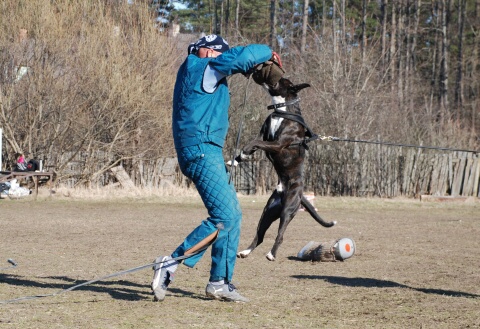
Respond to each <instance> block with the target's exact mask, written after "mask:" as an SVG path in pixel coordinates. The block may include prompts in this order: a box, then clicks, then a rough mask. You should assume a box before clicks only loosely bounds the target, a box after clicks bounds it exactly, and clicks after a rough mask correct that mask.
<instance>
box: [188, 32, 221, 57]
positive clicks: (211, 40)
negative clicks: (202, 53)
mask: <svg viewBox="0 0 480 329" xmlns="http://www.w3.org/2000/svg"><path fill="white" fill-rule="evenodd" d="M200 48H210V49H213V50H215V51H218V52H219V53H224V52H225V51H227V50H229V49H230V47H229V46H228V42H227V41H226V40H225V39H223V38H222V37H221V36H219V35H216V34H209V35H206V36H204V37H203V38H200V39H198V40H197V42H195V43H191V44H190V45H189V46H188V54H189V55H190V54H197V52H198V50H199V49H200Z"/></svg>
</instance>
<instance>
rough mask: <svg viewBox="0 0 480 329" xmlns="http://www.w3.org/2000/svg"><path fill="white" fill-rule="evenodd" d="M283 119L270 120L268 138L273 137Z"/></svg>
mask: <svg viewBox="0 0 480 329" xmlns="http://www.w3.org/2000/svg"><path fill="white" fill-rule="evenodd" d="M282 121H283V118H272V121H271V122H270V137H271V138H273V137H275V133H276V132H277V130H278V128H279V127H280V125H281V124H282Z"/></svg>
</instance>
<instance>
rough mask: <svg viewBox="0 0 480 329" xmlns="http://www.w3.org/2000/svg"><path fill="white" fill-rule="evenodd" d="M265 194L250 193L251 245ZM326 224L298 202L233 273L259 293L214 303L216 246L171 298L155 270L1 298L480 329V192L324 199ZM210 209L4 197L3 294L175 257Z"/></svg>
mask: <svg viewBox="0 0 480 329" xmlns="http://www.w3.org/2000/svg"><path fill="white" fill-rule="evenodd" d="M266 199H267V198H266V197H241V199H240V200H241V203H242V209H243V213H244V219H243V223H242V236H241V242H240V248H245V247H247V245H248V244H249V243H250V241H251V239H252V238H253V235H254V231H255V229H256V225H257V222H258V218H259V216H260V214H261V211H262V208H263V206H264V204H265V202H266ZM315 206H316V207H317V208H318V211H319V213H320V214H321V215H322V216H323V217H324V218H325V219H326V220H337V221H338V225H337V226H335V227H333V228H330V229H325V228H322V227H321V226H320V225H318V224H317V223H316V222H315V221H314V220H313V219H311V218H310V217H309V215H308V214H306V213H303V212H301V213H299V214H298V215H297V217H296V218H295V219H294V221H293V222H292V224H291V225H290V226H289V228H288V229H287V232H286V234H285V241H284V243H283V245H282V246H281V248H280V250H279V252H278V254H277V260H276V261H275V262H269V261H267V260H266V258H265V254H267V253H268V251H269V250H270V247H271V246H272V244H273V240H274V238H275V234H276V229H277V226H276V225H275V224H274V226H272V228H271V229H270V231H269V232H268V233H267V236H266V239H265V242H264V243H263V244H262V245H260V246H259V247H258V248H257V249H256V250H255V251H254V253H253V254H251V255H250V256H249V258H246V259H239V260H238V262H237V267H236V272H235V276H234V284H236V286H237V288H238V289H239V291H240V292H241V293H242V294H243V295H244V296H246V297H248V298H249V299H250V300H251V302H250V303H248V304H235V303H225V302H218V301H213V300H209V299H207V298H206V297H205V293H204V289H205V285H206V283H207V280H208V276H209V265H210V260H209V257H207V256H208V253H207V254H206V255H205V256H206V257H204V258H203V259H202V260H201V261H200V262H199V264H198V266H197V267H196V268H194V269H188V268H187V267H185V266H182V267H180V268H179V270H178V271H177V275H176V278H175V281H174V282H173V283H172V285H171V289H170V290H169V292H168V293H167V297H166V299H165V301H164V302H161V303H155V302H153V301H152V295H151V292H150V287H149V286H150V280H151V275H152V271H151V269H145V270H142V271H138V272H136V273H133V274H128V275H125V276H121V277H116V278H112V279H109V280H102V281H100V282H97V283H95V284H92V285H88V286H84V287H81V288H79V289H78V290H74V291H71V292H68V293H65V294H61V295H58V296H54V297H46V298H40V299H35V300H26V301H22V302H16V303H8V304H0V328H15V329H26V328H242V329H253V328H255V329H256V328H449V329H450V328H480V271H479V265H480V257H479V249H480V242H479V241H480V239H479V237H480V203H479V202H478V201H470V202H462V203H457V202H449V203H436V202H420V201H418V200H405V199H402V200H386V199H359V198H322V197H320V198H316V199H315ZM205 217H206V212H205V210H204V209H203V205H202V204H201V202H200V200H199V199H198V198H196V197H193V196H188V197H179V196H170V197H169V196H164V197H159V196H149V197H138V196H137V197H122V198H109V199H106V198H99V199H98V200H96V199H95V198H93V197H92V198H75V197H72V195H70V194H68V195H67V194H65V193H63V194H61V195H59V193H57V194H55V195H53V196H50V197H45V196H42V195H41V196H40V197H39V200H38V201H32V200H30V199H29V198H27V199H22V200H9V199H2V200H0V232H1V233H0V234H1V238H0V267H2V268H3V267H8V265H9V264H8V263H7V262H6V261H7V259H8V258H12V259H14V260H15V261H17V263H18V267H16V268H13V269H6V270H2V271H0V300H3V301H4V300H9V299H13V298H17V297H22V296H31V295H43V294H51V293H54V292H57V291H59V290H61V289H65V288H68V287H70V286H72V285H74V284H78V283H82V282H85V281H88V280H92V279H95V278H99V277H103V276H105V275H108V274H111V273H114V272H117V271H121V270H126V269H129V268H133V267H136V266H140V265H144V264H148V263H150V262H152V261H153V259H154V258H155V257H156V256H158V255H162V254H169V253H170V252H171V251H172V250H173V249H174V248H175V247H176V246H177V245H178V244H179V243H180V242H181V241H182V240H183V238H184V237H185V235H186V234H187V233H189V232H190V231H191V229H193V228H194V227H195V226H196V225H197V224H198V223H199V221H200V220H202V219H204V218H205ZM340 237H351V238H352V239H354V240H355V242H356V245H357V250H356V254H355V255H354V256H353V257H352V258H350V259H348V260H346V261H345V262H334V263H312V262H302V261H299V260H297V259H296V257H295V256H296V254H297V252H298V251H299V250H300V249H301V248H302V247H303V246H304V245H305V244H306V243H307V242H309V241H311V240H314V241H328V240H331V239H335V238H340Z"/></svg>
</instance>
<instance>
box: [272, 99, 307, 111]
mask: <svg viewBox="0 0 480 329" xmlns="http://www.w3.org/2000/svg"><path fill="white" fill-rule="evenodd" d="M298 102H300V98H295V99H292V100H291V101H288V102H285V103H278V104H272V105H268V106H267V109H268V110H276V109H278V108H279V107H284V106H288V105H293V104H296V103H298Z"/></svg>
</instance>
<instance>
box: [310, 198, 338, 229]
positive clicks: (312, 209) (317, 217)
mask: <svg viewBox="0 0 480 329" xmlns="http://www.w3.org/2000/svg"><path fill="white" fill-rule="evenodd" d="M302 206H303V207H304V208H305V210H306V211H307V212H308V213H309V214H310V216H312V217H313V219H315V220H316V221H317V222H318V223H319V224H320V225H322V226H324V227H332V226H333V225H335V224H337V222H336V221H333V222H326V221H325V220H324V219H323V218H322V217H320V215H319V214H318V213H317V212H316V211H315V207H313V205H312V204H311V203H310V202H309V201H308V200H307V199H306V198H305V197H304V196H303V195H302Z"/></svg>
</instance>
